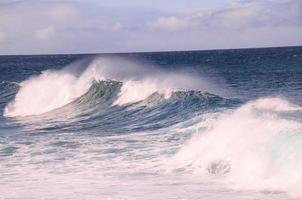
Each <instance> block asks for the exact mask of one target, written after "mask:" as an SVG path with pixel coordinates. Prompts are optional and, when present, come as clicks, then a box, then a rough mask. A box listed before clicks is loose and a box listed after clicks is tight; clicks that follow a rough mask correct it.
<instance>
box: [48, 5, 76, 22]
mask: <svg viewBox="0 0 302 200" xmlns="http://www.w3.org/2000/svg"><path fill="white" fill-rule="evenodd" d="M78 14H79V10H78V8H77V7H76V6H74V5H72V4H58V5H55V6H54V7H52V8H51V9H50V10H49V16H50V17H51V18H52V19H55V20H67V19H71V18H75V17H77V16H78Z"/></svg>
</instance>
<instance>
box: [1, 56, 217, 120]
mask: <svg viewBox="0 0 302 200" xmlns="http://www.w3.org/2000/svg"><path fill="white" fill-rule="evenodd" d="M73 68H76V67H73V64H72V65H70V66H68V67H66V68H64V69H62V70H57V71H54V70H52V71H50V70H47V71H43V72H42V73H41V74H40V75H37V76H32V77H30V78H29V79H27V80H25V81H23V82H21V84H20V86H21V87H20V89H19V91H18V93H17V94H16V97H15V99H14V100H13V101H12V102H10V103H9V104H8V105H7V106H6V108H5V111H4V115H5V116H8V117H14V116H28V115H39V114H42V113H45V112H49V111H51V110H54V109H56V108H60V107H62V106H64V105H66V104H68V103H70V102H72V101H73V100H75V99H76V98H78V97H80V96H81V95H83V94H84V93H85V92H87V91H88V89H89V87H90V85H91V83H92V81H93V80H107V79H111V80H116V81H121V82H123V86H122V88H121V92H120V94H119V98H118V99H117V101H116V102H114V104H115V105H122V104H126V103H131V102H138V101H141V100H143V99H145V98H147V97H148V96H150V95H151V94H153V93H155V92H158V93H160V94H163V95H164V96H165V97H166V98H169V96H170V95H171V92H172V91H173V90H187V89H198V90H203V89H206V90H212V88H214V87H212V86H211V85H210V84H209V82H207V81H204V80H202V79H201V78H200V77H199V78H197V77H195V76H193V75H188V74H184V73H177V72H174V73H171V72H169V73H168V72H164V71H163V70H160V69H158V68H157V67H154V66H151V65H148V64H145V63H136V62H133V61H129V60H125V59H122V58H117V57H114V58H109V57H101V58H96V59H94V60H93V61H92V62H90V64H89V65H88V66H87V67H86V69H85V70H83V71H81V72H77V70H73Z"/></svg>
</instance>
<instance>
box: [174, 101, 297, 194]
mask: <svg viewBox="0 0 302 200" xmlns="http://www.w3.org/2000/svg"><path fill="white" fill-rule="evenodd" d="M301 111H302V108H301V107H299V106H297V105H294V104H291V103H289V102H288V101H286V100H283V99H281V98H263V99H258V100H255V101H251V102H247V103H246V104H244V105H242V106H241V107H239V108H237V109H235V110H234V111H231V112H226V113H223V114H221V115H220V116H219V117H217V118H213V119H211V120H210V119H208V120H206V121H204V122H202V124H201V125H200V126H203V127H206V128H205V130H204V129H201V130H200V131H199V132H198V133H197V134H195V135H194V136H193V138H192V139H191V140H190V141H189V142H188V143H187V144H186V145H185V146H184V147H183V148H182V149H181V150H180V152H178V154H177V155H176V156H175V159H176V161H177V162H179V164H181V165H182V166H185V168H187V169H190V170H193V171H194V172H195V173H210V174H214V175H215V176H222V177H224V179H225V181H227V182H228V183H231V184H232V185H233V187H235V188H237V189H238V188H239V189H256V190H267V191H281V192H289V193H290V194H291V195H292V196H293V197H301V196H302V193H301V185H302V182H301V181H302V175H301V173H300V169H301V167H302V148H301V147H302V123H301V116H302V112H301Z"/></svg>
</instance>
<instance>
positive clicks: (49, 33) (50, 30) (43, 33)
mask: <svg viewBox="0 0 302 200" xmlns="http://www.w3.org/2000/svg"><path fill="white" fill-rule="evenodd" d="M54 34H55V28H54V27H53V26H48V27H46V28H42V29H39V30H37V31H36V32H35V37H36V38H37V39H39V40H47V39H49V38H51V37H53V36H54Z"/></svg>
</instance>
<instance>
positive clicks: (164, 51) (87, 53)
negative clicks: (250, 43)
mask: <svg viewBox="0 0 302 200" xmlns="http://www.w3.org/2000/svg"><path fill="white" fill-rule="evenodd" d="M291 47H292V48H297V47H302V45H289V46H264V47H242V48H212V49H211V48H210V49H184V50H159V51H128V52H97V53H96V52H94V53H93V52H83V53H45V54H0V57H3V56H64V55H71V56H72V55H75V56H76V55H110V54H144V53H145V54H146V53H173V52H194V51H195V52H197V51H205V52H206V51H228V50H248V49H274V48H291Z"/></svg>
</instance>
